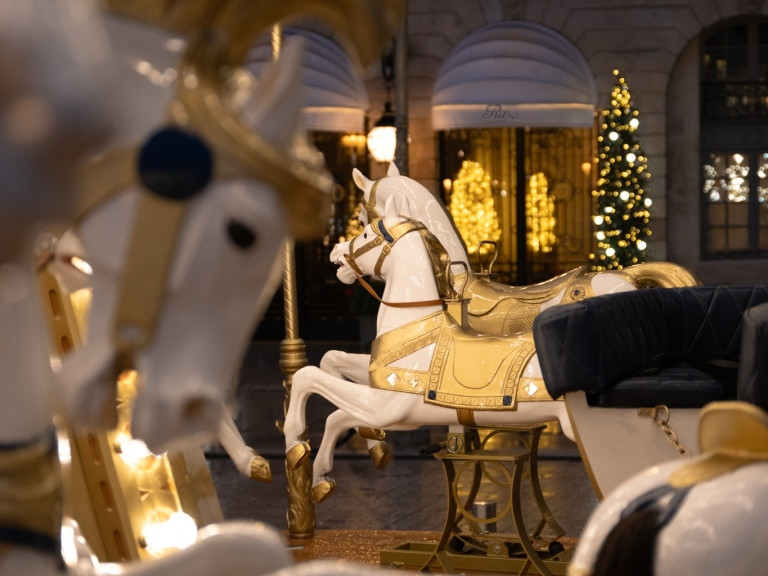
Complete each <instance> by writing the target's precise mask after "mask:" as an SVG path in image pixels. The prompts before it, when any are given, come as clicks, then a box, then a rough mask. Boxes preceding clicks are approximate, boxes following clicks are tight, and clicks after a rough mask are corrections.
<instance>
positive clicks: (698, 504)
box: [568, 401, 768, 576]
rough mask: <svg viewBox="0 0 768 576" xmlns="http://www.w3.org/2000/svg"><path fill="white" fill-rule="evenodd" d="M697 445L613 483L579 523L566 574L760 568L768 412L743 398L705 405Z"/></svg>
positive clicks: (627, 575) (645, 575) (652, 574)
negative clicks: (684, 455)
mask: <svg viewBox="0 0 768 576" xmlns="http://www.w3.org/2000/svg"><path fill="white" fill-rule="evenodd" d="M699 448H700V455H699V456H697V457H696V458H694V459H692V460H687V461H681V460H676V461H669V462H665V463H663V464H660V465H658V466H654V467H652V468H649V469H647V470H645V471H644V472H642V473H640V474H637V475H636V476H633V477H632V478H630V479H629V480H627V481H626V482H624V483H623V484H621V485H620V486H619V487H618V488H616V489H615V490H614V491H613V492H611V494H610V495H609V496H608V497H607V498H606V499H605V500H603V502H601V504H600V506H599V507H598V508H597V509H596V510H595V512H594V513H593V514H592V516H591V517H590V519H589V521H588V522H587V525H586V527H585V529H584V531H583V532H582V534H581V537H580V540H579V545H578V546H577V548H576V551H575V553H574V556H573V559H572V561H571V564H570V565H569V567H568V574H569V576H608V575H614V574H622V575H624V576H640V575H642V576H676V575H679V574H696V575H697V576H710V575H712V576H714V575H716V574H729V575H733V576H751V575H753V574H759V573H761V572H762V571H763V568H761V566H764V564H765V538H764V537H763V536H761V534H762V525H763V524H762V523H763V520H764V519H765V517H766V514H768V414H766V412H765V411H764V410H762V409H761V408H759V407H758V406H755V405H753V404H750V403H747V402H738V401H732V402H714V403H711V404H708V405H707V406H705V407H704V408H703V409H702V411H701V415H700V424H699Z"/></svg>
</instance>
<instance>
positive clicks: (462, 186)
mask: <svg viewBox="0 0 768 576" xmlns="http://www.w3.org/2000/svg"><path fill="white" fill-rule="evenodd" d="M448 210H449V212H450V213H451V216H453V221H454V223H455V224H456V228H457V229H458V230H459V233H460V234H461V237H462V238H463V239H464V242H465V243H466V245H467V251H468V252H469V253H470V254H474V253H475V252H477V247H478V245H479V244H480V242H481V241H483V240H490V241H491V242H496V241H498V239H499V238H501V230H500V229H499V221H498V218H497V216H496V208H495V207H494V205H493V193H492V191H491V177H490V176H489V175H488V173H487V172H486V171H485V170H483V167H482V166H481V165H480V164H478V163H477V162H472V161H470V160H464V161H463V162H462V163H461V169H460V170H459V173H458V174H457V175H456V179H455V180H454V181H453V183H452V184H451V201H450V203H449V205H448ZM487 251H488V247H487V246H486V245H483V246H482V248H481V249H480V252H481V254H485V253H486V252H487Z"/></svg>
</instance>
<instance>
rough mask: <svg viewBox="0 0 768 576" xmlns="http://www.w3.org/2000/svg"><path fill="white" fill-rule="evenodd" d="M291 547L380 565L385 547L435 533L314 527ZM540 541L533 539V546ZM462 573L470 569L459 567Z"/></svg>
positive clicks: (299, 556) (298, 553)
mask: <svg viewBox="0 0 768 576" xmlns="http://www.w3.org/2000/svg"><path fill="white" fill-rule="evenodd" d="M286 538H287V539H288V542H289V545H290V546H291V547H294V550H293V555H294V558H295V559H296V561H297V562H303V561H307V560H315V559H319V558H324V559H336V560H347V561H351V562H356V563H358V564H372V565H380V562H381V556H380V555H381V551H382V550H389V549H392V548H394V547H396V546H398V545H401V544H403V543H405V542H412V543H419V542H437V540H438V539H439V538H440V533H439V532H416V531H413V532H412V531H404V530H317V531H315V535H314V537H313V538H307V539H294V538H288V537H287V535H286ZM560 542H561V543H562V544H563V546H564V547H565V548H566V550H568V549H573V548H575V547H576V544H577V542H578V539H577V538H570V537H563V538H561V539H560ZM543 545H544V544H543V543H542V542H540V541H534V546H535V547H536V548H542V547H543ZM462 572H464V573H467V574H469V573H471V571H467V570H462Z"/></svg>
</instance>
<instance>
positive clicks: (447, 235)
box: [352, 162, 468, 262]
mask: <svg viewBox="0 0 768 576" xmlns="http://www.w3.org/2000/svg"><path fill="white" fill-rule="evenodd" d="M352 178H353V180H354V181H355V184H356V185H357V187H358V188H360V190H362V192H363V201H362V207H361V210H360V221H361V222H362V223H363V224H366V223H367V222H368V221H369V220H373V219H374V218H378V217H380V216H382V215H383V213H384V205H385V204H386V202H387V200H388V199H389V198H392V197H397V198H400V199H407V200H408V205H409V206H410V208H411V213H412V217H413V218H414V219H416V220H418V221H420V222H423V223H424V224H425V225H426V227H427V228H428V229H429V231H430V232H432V233H433V234H434V235H435V236H437V237H438V238H439V239H440V242H441V243H442V244H443V246H445V249H446V250H447V251H448V254H449V256H450V258H451V261H452V262H467V261H468V257H467V251H466V248H465V246H464V242H463V240H462V239H461V235H460V234H459V233H458V232H457V231H456V227H455V226H454V224H453V219H452V218H451V216H450V214H449V213H448V211H447V210H446V209H445V205H444V204H443V202H442V201H441V200H440V199H439V198H438V197H436V196H435V195H434V194H432V192H430V191H429V190H428V189H427V188H426V187H425V186H423V185H422V184H420V183H419V182H417V181H416V180H413V179H412V178H408V177H407V176H401V175H400V171H399V170H398V168H397V166H396V165H395V163H394V162H392V163H390V165H389V168H388V169H387V175H386V176H384V177H383V178H381V179H380V180H370V179H368V178H366V177H365V176H364V175H363V173H362V172H360V170H358V169H357V168H355V169H353V170H352Z"/></svg>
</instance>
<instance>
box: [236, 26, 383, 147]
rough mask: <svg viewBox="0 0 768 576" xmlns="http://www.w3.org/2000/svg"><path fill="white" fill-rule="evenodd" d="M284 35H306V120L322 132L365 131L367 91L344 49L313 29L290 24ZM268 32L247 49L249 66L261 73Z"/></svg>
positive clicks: (268, 53) (267, 56)
mask: <svg viewBox="0 0 768 576" xmlns="http://www.w3.org/2000/svg"><path fill="white" fill-rule="evenodd" d="M284 35H285V38H288V37H290V36H293V35H300V36H301V37H303V38H305V39H306V44H305V46H306V50H305V54H304V61H303V74H304V105H303V107H302V111H303V118H302V119H303V124H304V126H305V128H307V129H308V130H317V131H323V132H358V133H362V132H363V131H364V124H365V112H366V110H368V106H369V104H368V93H367V91H366V89H365V84H364V83H363V80H362V78H361V77H360V75H359V74H358V73H357V70H356V68H355V66H354V64H353V63H352V60H351V59H350V58H349V56H348V55H347V53H346V52H345V51H344V49H343V48H342V47H341V46H340V45H339V44H337V43H336V42H334V41H333V40H331V39H330V38H328V37H326V36H323V35H321V34H318V33H317V32H313V31H310V30H303V29H301V30H300V29H295V28H287V29H286V30H285V32H284ZM271 60H272V48H271V46H270V41H269V36H268V35H267V36H264V37H262V38H261V39H260V40H259V41H258V42H257V43H256V44H255V46H254V47H253V48H252V49H251V51H250V52H249V53H248V57H247V58H246V67H247V68H248V70H249V71H251V72H252V73H253V74H254V75H256V76H257V77H258V75H259V72H260V70H261V67H262V66H264V64H266V63H268V62H271Z"/></svg>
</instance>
